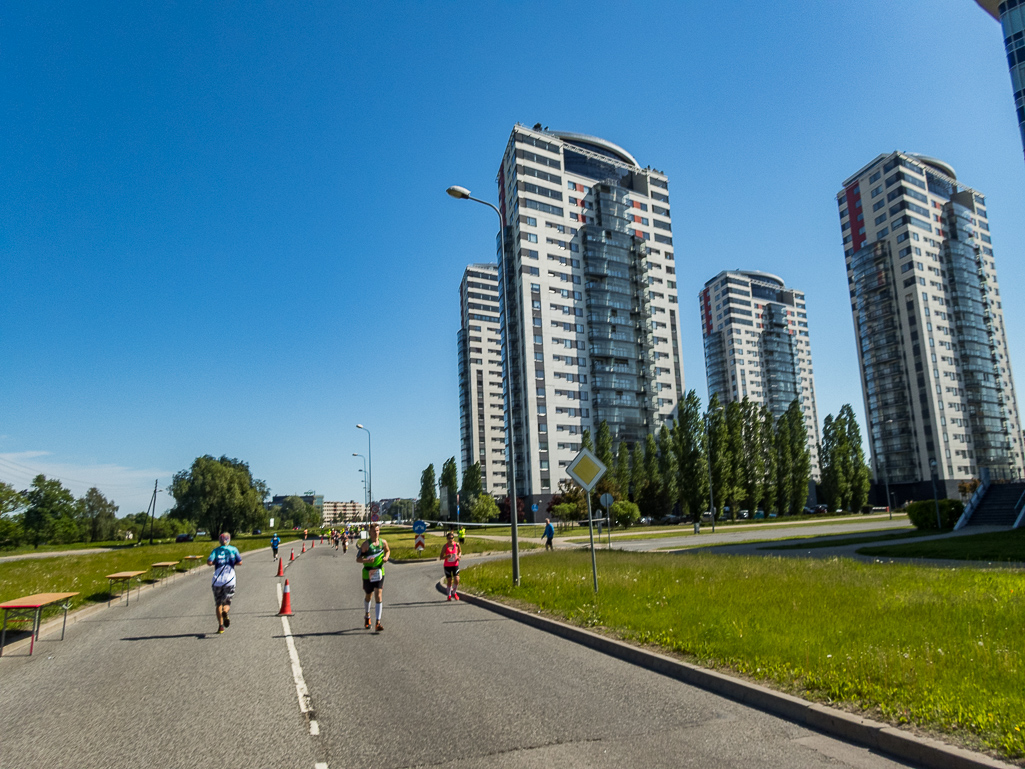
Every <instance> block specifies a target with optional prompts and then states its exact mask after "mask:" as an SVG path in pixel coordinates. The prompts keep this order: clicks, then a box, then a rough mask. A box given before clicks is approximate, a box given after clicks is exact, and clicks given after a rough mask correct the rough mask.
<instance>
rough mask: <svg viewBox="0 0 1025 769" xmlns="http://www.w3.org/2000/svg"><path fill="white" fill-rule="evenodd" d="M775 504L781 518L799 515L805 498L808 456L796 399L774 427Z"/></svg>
mask: <svg viewBox="0 0 1025 769" xmlns="http://www.w3.org/2000/svg"><path fill="white" fill-rule="evenodd" d="M776 462H777V466H776V504H777V510H778V511H779V513H780V514H781V515H793V514H796V513H799V512H800V511H801V508H802V507H803V506H804V503H805V501H806V500H807V499H808V481H809V479H810V476H811V455H810V453H809V451H808V430H807V428H805V426H804V412H803V411H802V410H801V405H800V403H798V401H797V399H796V398H795V399H794V400H793V401H792V402H791V403H790V406H789V407H788V408H787V410H786V412H785V413H784V414H783V416H781V417H780V418H779V421H778V423H777V425H776Z"/></svg>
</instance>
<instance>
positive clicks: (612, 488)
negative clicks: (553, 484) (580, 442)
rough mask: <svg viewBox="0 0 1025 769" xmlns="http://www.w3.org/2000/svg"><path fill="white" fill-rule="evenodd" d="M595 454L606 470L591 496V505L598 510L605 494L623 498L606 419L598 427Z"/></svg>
mask: <svg viewBox="0 0 1025 769" xmlns="http://www.w3.org/2000/svg"><path fill="white" fill-rule="evenodd" d="M594 454H595V456H596V457H598V459H599V460H600V461H601V463H602V464H603V465H605V467H606V468H608V469H607V470H606V471H605V475H603V476H602V477H601V479H600V480H599V481H598V483H597V484H596V485H595V487H594V492H593V493H592V495H591V505H592V506H593V507H594V508H597V507H598V506H599V505H600V503H599V501H598V500H600V499H601V497H602V495H603V494H611V495H612V496H613V497H615V498H616V499H619V497H620V496H621V492H620V486H619V484H618V483H617V482H616V472H615V469H616V468H615V461H614V456H613V454H612V433H611V432H610V431H609V424H608V422H606V421H605V420H604V419H603V420H602V421H601V424H599V425H598V435H597V436H596V439H595V448H594Z"/></svg>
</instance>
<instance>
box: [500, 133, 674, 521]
mask: <svg viewBox="0 0 1025 769" xmlns="http://www.w3.org/2000/svg"><path fill="white" fill-rule="evenodd" d="M498 187H499V208H500V210H501V213H502V217H503V221H504V223H505V235H506V241H505V255H506V259H505V260H504V264H503V270H502V271H501V275H500V279H501V280H504V281H507V283H506V285H507V286H508V289H509V290H508V294H509V304H510V307H509V308H503V309H504V310H505V309H508V313H507V315H506V316H505V317H506V318H507V320H508V330H509V337H510V349H509V350H508V351H507V355H506V358H505V362H506V365H507V366H508V367H509V369H508V370H509V372H510V373H511V376H510V377H509V378H508V380H507V382H508V386H509V391H508V397H509V399H510V406H511V414H512V419H513V426H514V430H513V433H514V440H515V445H514V447H513V451H512V452H511V454H512V456H513V457H514V460H513V461H514V466H515V468H516V470H515V471H516V490H517V494H518V496H520V497H521V498H524V501H525V502H526V504H527V507H526V509H527V511H528V512H527V517H528V519H529V518H532V517H533V518H538V517H541V518H543V517H544V509H545V506H546V504H547V501H548V499H550V497H551V495H552V493H553V492H554V491H555V490H556V488H557V486H558V483H559V481H560V480H561V479H562V478H564V477H566V474H565V467H566V465H567V464H568V463H569V461H570V460H571V459H572V458H573V456H574V455H575V454H576V452H577V451H578V450H579V449H580V445H581V436H582V434H583V431H584V430H585V429H590V430H591V432H592V434H593V433H594V432H595V429H596V427H597V426H598V424H600V423H601V421H602V420H605V421H606V422H607V423H608V424H609V427H610V429H611V431H612V434H613V438H614V440H615V441H616V442H618V441H626V442H628V443H634V442H636V441H639V440H643V438H644V436H645V435H646V434H647V433H649V432H652V431H655V430H657V429H658V428H659V427H660V426H661V424H662V423H663V422H664V421H665V420H666V419H667V418H669V417H670V415H671V414H672V412H673V409H674V407H675V406H676V404H677V402H678V401H679V399H680V397H681V393H682V392H683V362H682V355H681V348H680V336H679V330H678V329H679V326H678V317H677V315H678V299H677V284H676V281H677V275H676V269H677V261H676V249H675V247H674V245H673V235H672V217H671V214H670V206H669V179H668V177H666V175H665V174H663V173H661V172H660V171H657V170H655V169H652V168H651V167H644V168H642V167H641V166H640V164H639V163H638V161H637V160H636V159H635V158H634V157H633V155H631V154H630V153H629V152H628V151H627V150H625V149H623V148H622V147H620V146H618V145H616V144H613V143H612V142H609V141H606V140H605V139H600V138H598V137H595V136H588V135H585V134H578V133H569V132H562V131H549V130H547V129H542V128H541V126H540V124H538V125H536V126H534V127H533V128H527V127H525V126H522V125H516V126H515V127H514V128H513V130H512V133H511V135H510V137H509V142H508V144H507V146H506V150H505V153H504V156H503V158H502V164H501V166H500V168H499V172H498ZM534 505H537V506H538V510H537V511H536V512H535V511H533V506H534Z"/></svg>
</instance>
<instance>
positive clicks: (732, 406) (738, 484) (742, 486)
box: [723, 401, 747, 521]
mask: <svg viewBox="0 0 1025 769" xmlns="http://www.w3.org/2000/svg"><path fill="white" fill-rule="evenodd" d="M744 417H745V410H744V405H743V404H742V403H740V402H739V401H731V402H730V403H728V404H727V405H726V436H727V438H726V441H727V445H728V446H729V449H728V450H729V454H730V458H731V459H732V464H731V468H730V469H731V473H730V483H729V484H728V485H727V486H726V491H725V494H726V496H725V498H724V499H723V503H724V506H725V507H729V508H730V519H731V520H734V521H735V520H737V511H738V510H739V509H740V508H741V507H742V506H743V504H744V501H745V500H746V499H747V463H746V462H745V461H744V453H745V451H744Z"/></svg>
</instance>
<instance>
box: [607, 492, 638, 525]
mask: <svg viewBox="0 0 1025 769" xmlns="http://www.w3.org/2000/svg"><path fill="white" fill-rule="evenodd" d="M612 519H613V520H614V521H615V522H616V525H617V526H622V527H624V528H626V527H628V526H633V525H634V524H635V523H637V521H639V520H641V511H640V508H638V507H637V505H635V504H634V503H633V502H627V501H626V500H625V499H621V500H619V501H618V502H613V503H612Z"/></svg>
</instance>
